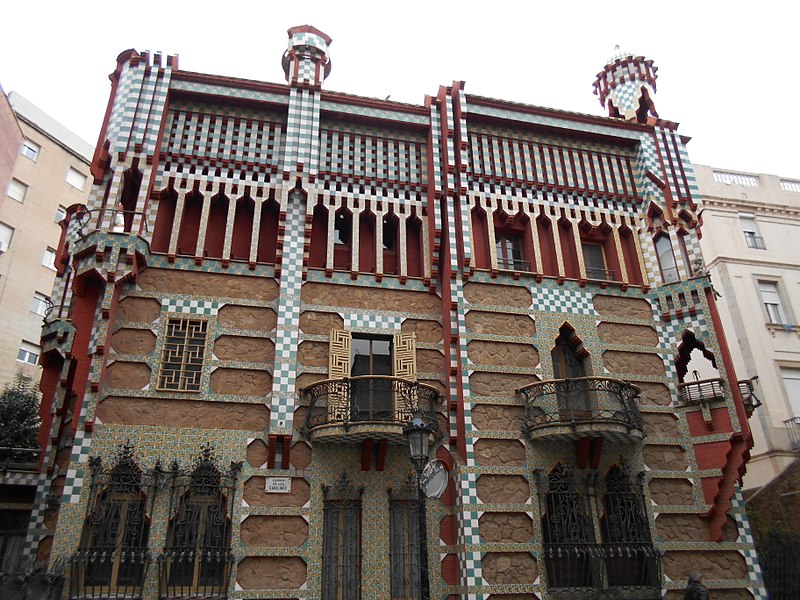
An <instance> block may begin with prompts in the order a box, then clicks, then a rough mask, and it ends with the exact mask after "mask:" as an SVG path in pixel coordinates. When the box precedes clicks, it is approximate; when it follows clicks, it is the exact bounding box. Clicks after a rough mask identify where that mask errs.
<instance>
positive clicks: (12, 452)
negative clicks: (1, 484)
mask: <svg viewBox="0 0 800 600" xmlns="http://www.w3.org/2000/svg"><path fill="white" fill-rule="evenodd" d="M38 468H39V448H10V447H8V446H5V447H2V448H0V471H3V472H5V471H8V470H11V471H36V470H37V469H38Z"/></svg>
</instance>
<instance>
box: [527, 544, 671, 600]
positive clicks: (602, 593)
mask: <svg viewBox="0 0 800 600" xmlns="http://www.w3.org/2000/svg"><path fill="white" fill-rule="evenodd" d="M542 559H543V562H544V566H545V569H546V572H547V587H548V591H549V592H550V597H551V598H553V599H555V600H605V599H609V598H614V599H615V600H624V599H630V600H657V599H660V598H661V555H660V553H659V552H658V550H656V549H655V548H654V547H653V545H652V544H647V543H632V542H631V543H609V544H587V543H563V544H545V545H544V551H543V552H542Z"/></svg>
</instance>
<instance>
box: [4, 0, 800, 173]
mask: <svg viewBox="0 0 800 600" xmlns="http://www.w3.org/2000/svg"><path fill="white" fill-rule="evenodd" d="M798 16H800V7H798V5H797V4H795V3H794V2H792V1H791V0H784V1H783V2H773V1H771V0H767V1H763V0H762V1H761V2H747V3H745V2H736V1H728V2H716V1H715V2H704V1H701V0H695V1H694V2H684V1H678V0H675V1H672V2H656V1H649V2H648V1H645V0H640V1H638V2H631V1H630V0H628V1H616V2H614V1H611V2H603V1H595V2H567V1H565V0H562V1H560V2H559V1H558V0H554V1H553V0H551V1H550V2H547V3H544V2H536V1H533V0H529V1H528V2H510V1H505V0H492V1H490V2H470V1H469V0H462V1H461V2H447V1H444V0H439V2H436V1H435V0H427V1H419V0H404V1H403V2H392V3H390V2H380V1H375V2H334V1H329V2H318V1H312V0H305V1H300V2H291V1H290V2H276V1H260V2H244V1H240V0H226V1H223V2H208V1H205V0H202V1H201V0H196V1H194V2H187V1H169V0H162V1H161V2H154V1H151V0H137V1H136V2H114V1H113V0H105V1H103V2H96V1H80V0H77V1H73V2H66V1H63V0H62V1H59V2H55V1H53V0H39V1H33V0H28V1H24V0H23V1H21V2H14V3H9V4H8V5H5V6H4V7H3V28H2V34H0V83H1V84H2V85H3V88H4V89H5V90H6V92H9V91H11V90H15V91H17V92H19V93H20V94H22V95H23V96H25V97H26V98H27V99H28V100H30V101H31V102H33V103H34V104H36V105H37V106H39V107H40V108H42V109H43V110H45V111H46V112H48V113H49V114H50V115H52V116H53V117H54V118H56V119H57V120H58V121H60V122H61V123H62V124H64V125H65V126H67V127H68V128H70V129H72V130H73V131H74V132H75V133H77V134H78V135H80V136H81V137H83V138H84V139H86V141H88V142H90V143H91V144H92V145H94V144H96V142H97V133H98V131H99V129H100V124H101V121H102V118H103V113H104V111H105V107H106V103H107V101H108V92H109V82H108V78H107V75H108V73H110V72H111V71H112V70H113V69H114V67H115V58H116V56H117V55H118V54H119V53H120V52H121V51H122V50H125V49H126V48H136V49H137V50H139V51H143V50H151V51H158V50H160V51H162V52H163V53H164V54H178V55H180V68H181V69H183V70H189V71H199V72H203V73H214V74H221V75H229V76H236V77H245V78H248V79H256V80H261V81H272V82H283V81H284V79H283V71H282V69H281V62H280V59H281V55H282V53H283V51H284V50H285V48H286V40H287V35H286V30H287V29H288V28H289V27H292V26H294V25H303V24H306V23H308V24H311V25H314V26H316V27H317V28H319V29H321V30H322V31H324V32H325V33H327V34H328V35H330V36H331V37H332V38H333V44H332V46H331V58H332V60H333V70H332V73H331V75H330V77H329V78H328V80H327V82H326V88H327V89H330V90H336V91H342V92H347V93H351V94H359V95H364V96H373V97H378V98H385V97H386V96H389V95H391V99H392V100H398V101H402V102H412V103H417V104H421V103H422V102H423V99H424V96H425V95H426V94H430V95H434V94H435V93H436V91H437V89H438V87H439V86H440V85H448V84H450V83H451V82H452V81H454V80H463V81H465V82H466V88H465V89H466V92H467V93H468V94H469V93H473V94H479V95H482V96H491V97H496V98H501V99H506V100H513V101H517V102H524V103H527V104H534V105H539V106H549V107H554V108H559V109H564V110H571V111H577V112H583V113H590V114H596V115H601V114H603V111H602V107H601V106H600V103H599V101H598V100H597V97H596V96H594V95H593V94H592V83H593V82H594V78H595V75H596V74H597V72H598V71H600V70H601V69H602V68H603V65H604V64H605V62H606V60H607V59H608V57H609V56H610V55H611V54H612V52H613V49H614V45H615V44H619V45H620V46H621V48H622V49H623V50H628V51H631V52H634V53H637V54H643V55H644V56H646V57H647V58H650V59H652V60H654V61H655V64H656V66H658V67H659V79H658V93H657V94H656V96H655V104H656V109H657V110H658V112H659V115H660V116H661V117H662V118H664V119H668V120H671V121H677V122H679V123H680V124H681V126H680V129H679V131H680V132H681V133H682V134H683V135H688V136H690V137H692V138H693V139H692V141H691V142H690V143H689V154H690V156H691V158H692V161H693V162H695V163H700V164H706V165H712V166H716V167H723V168H729V169H735V170H740V171H751V172H761V173H772V174H778V175H783V176H787V177H794V178H800V164H799V163H800V161H799V160H798V159H799V158H800V152H799V151H798V150H797V141H798V139H800V119H798V115H797V112H798V110H797V107H798V100H799V99H800V98H799V97H800V84H798V81H799V80H800V75H799V74H798V59H799V58H800V41H799V38H800V29H799V28H798V22H799V21H798Z"/></svg>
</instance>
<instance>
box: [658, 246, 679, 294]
mask: <svg viewBox="0 0 800 600" xmlns="http://www.w3.org/2000/svg"><path fill="white" fill-rule="evenodd" d="M656 256H657V258H658V266H659V268H660V269H661V280H662V281H663V282H664V283H675V282H676V281H678V280H679V279H680V275H679V273H678V264H677V263H676V262H675V253H674V252H673V251H672V242H671V241H670V239H669V236H668V235H666V234H662V235H660V236H658V237H657V238H656Z"/></svg>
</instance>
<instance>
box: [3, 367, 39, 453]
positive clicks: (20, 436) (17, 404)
mask: <svg viewBox="0 0 800 600" xmlns="http://www.w3.org/2000/svg"><path fill="white" fill-rule="evenodd" d="M40 421H41V420H40V419H39V395H38V393H37V390H36V384H35V383H34V382H33V380H32V379H31V378H30V377H26V376H25V375H22V374H21V373H18V374H17V376H16V377H15V378H14V381H13V382H11V383H7V384H6V386H5V388H4V389H3V393H2V394H0V447H4V448H38V447H39V439H38V438H39V424H40Z"/></svg>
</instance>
